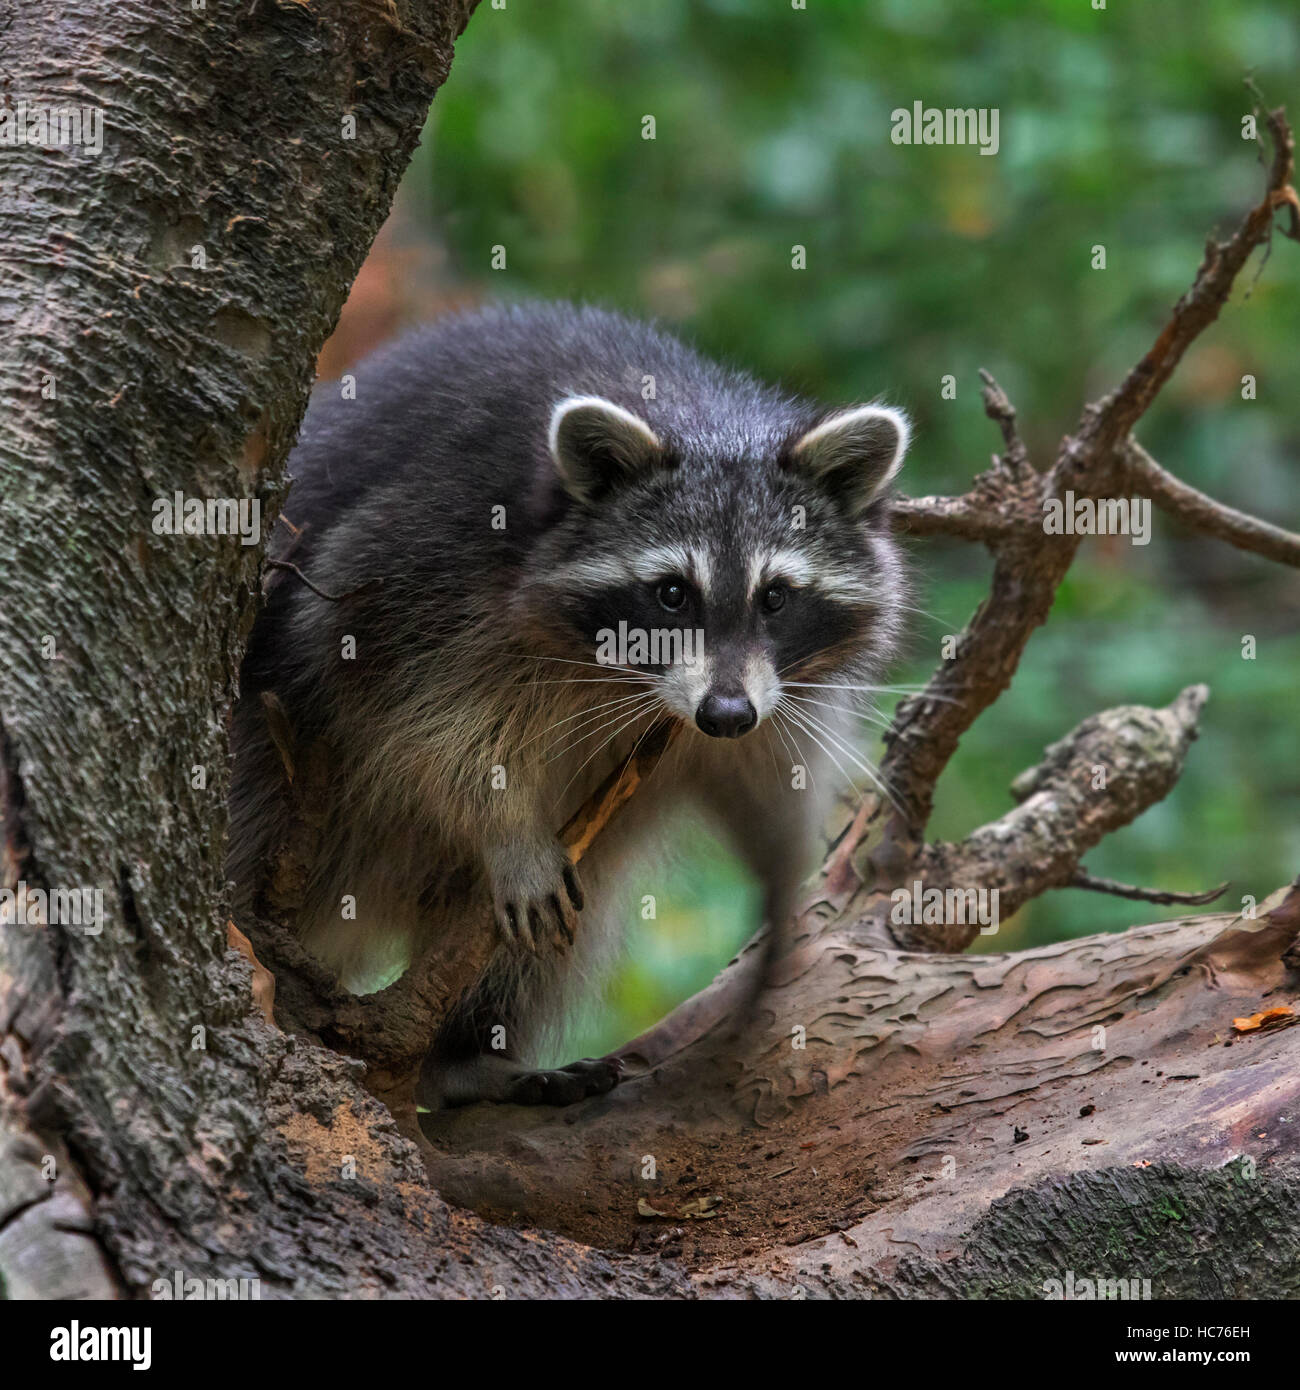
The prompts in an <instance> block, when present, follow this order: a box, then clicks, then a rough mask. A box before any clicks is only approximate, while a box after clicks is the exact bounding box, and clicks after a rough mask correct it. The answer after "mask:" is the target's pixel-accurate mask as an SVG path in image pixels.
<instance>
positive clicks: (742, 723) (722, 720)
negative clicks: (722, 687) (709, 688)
mask: <svg viewBox="0 0 1300 1390" xmlns="http://www.w3.org/2000/svg"><path fill="white" fill-rule="evenodd" d="M695 722H696V723H697V724H698V725H699V726H700V728H701V729H702V730H703V731H704V732H705V733H706V734H708V735H709V736H710V737H711V738H739V737H740V736H741V734H747V733H748V732H749V731H750V730H751V729H752V728H753V727H754V725H755V724H757V723H758V713H757V711H756V710H755V709H754V706H753V705H751V704H750V703H749V700H748V699H747V698H746V697H745V696H744V695H706V696H705V697H704V699H702V700H701V701H700V707H699V709H697V710H696V711H695Z"/></svg>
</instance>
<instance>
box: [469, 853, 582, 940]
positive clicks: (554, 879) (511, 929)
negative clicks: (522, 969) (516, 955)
mask: <svg viewBox="0 0 1300 1390" xmlns="http://www.w3.org/2000/svg"><path fill="white" fill-rule="evenodd" d="M489 874H490V876H491V879H492V905H493V910H494V912H495V915H496V922H497V930H498V932H499V933H500V935H501V939H502V941H504V942H505V943H506V945H507V946H509V947H510V948H511V949H512V950H525V951H530V952H531V953H532V954H533V955H538V954H539V953H540V950H541V949H543V948H545V947H548V946H554V947H556V948H557V949H558V950H560V951H567V950H568V949H569V947H570V946H571V945H573V940H574V936H575V935H576V933H577V929H578V913H579V912H580V911H581V910H582V904H583V895H582V884H581V883H580V882H579V879H578V871H577V870H576V869H575V868H574V866H573V865H572V864H571V863H570V862H569V857H568V855H567V854H565V852H564V849H563V847H562V846H561V845H560V844H559V842H558V841H552V842H550V843H549V844H548V845H547V846H546V848H545V850H542V851H539V852H538V853H536V854H533V855H526V854H523V853H521V852H520V851H519V850H518V849H516V848H514V847H511V848H509V849H507V850H504V851H502V852H501V853H500V854H498V855H496V856H494V859H493V862H492V863H491V864H490V865H489Z"/></svg>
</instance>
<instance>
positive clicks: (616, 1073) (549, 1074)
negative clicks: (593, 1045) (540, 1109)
mask: <svg viewBox="0 0 1300 1390" xmlns="http://www.w3.org/2000/svg"><path fill="white" fill-rule="evenodd" d="M622 1078H623V1064H622V1062H620V1061H619V1059H618V1058H617V1057H584V1058H583V1059H582V1061H581V1062H570V1063H569V1065H568V1066H567V1067H559V1068H557V1069H556V1070H554V1071H526V1072H523V1073H522V1074H521V1075H519V1076H517V1077H516V1078H515V1079H514V1081H513V1082H511V1084H510V1089H509V1090H507V1091H506V1093H505V1095H504V1096H503V1097H502V1100H503V1101H504V1102H505V1104H507V1105H572V1104H573V1103H574V1102H575V1101H579V1100H585V1099H586V1098H587V1097H588V1096H601V1095H604V1094H605V1092H606V1091H612V1090H613V1089H614V1087H615V1086H617V1085H618V1083H619V1082H620V1081H621V1080H622Z"/></svg>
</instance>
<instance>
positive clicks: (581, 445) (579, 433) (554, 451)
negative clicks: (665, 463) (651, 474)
mask: <svg viewBox="0 0 1300 1390" xmlns="http://www.w3.org/2000/svg"><path fill="white" fill-rule="evenodd" d="M549 442H550V446H551V457H552V458H553V459H554V460H555V467H556V469H557V471H558V472H559V474H560V477H561V478H562V479H563V481H564V486H565V488H566V490H567V491H568V492H569V494H570V495H571V496H573V497H575V498H577V500H578V501H580V502H589V501H591V500H592V499H593V498H596V497H599V496H600V495H601V493H603V492H607V491H608V490H609V489H611V488H615V487H618V486H619V485H620V484H621V483H625V482H630V481H631V480H632V479H633V478H635V477H636V476H637V474H639V473H643V472H645V471H646V470H647V469H649V468H653V467H654V466H655V465H656V464H657V463H660V462H662V460H663V446H662V445H661V444H660V443H659V436H658V435H657V434H655V432H654V430H652V429H651V428H650V426H649V425H647V424H646V422H645V421H644V420H642V419H640V418H639V417H637V416H636V415H633V414H632V412H631V411H630V410H624V409H623V407H622V406H621V405H615V404H614V402H613V401H607V400H605V398H604V397H603V396H569V397H567V398H566V399H565V400H562V401H558V402H557V403H556V406H555V409H554V410H553V411H552V412H551V430H550V440H549Z"/></svg>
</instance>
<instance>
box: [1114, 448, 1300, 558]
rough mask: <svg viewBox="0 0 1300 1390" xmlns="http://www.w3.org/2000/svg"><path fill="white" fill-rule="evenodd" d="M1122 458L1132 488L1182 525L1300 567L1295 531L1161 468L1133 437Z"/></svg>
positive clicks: (1243, 548)
mask: <svg viewBox="0 0 1300 1390" xmlns="http://www.w3.org/2000/svg"><path fill="white" fill-rule="evenodd" d="M1122 458H1123V463H1124V468H1125V470H1126V471H1127V474H1128V476H1129V478H1130V479H1131V480H1132V485H1133V487H1134V488H1136V489H1140V490H1141V491H1142V492H1145V493H1149V494H1150V496H1151V500H1152V501H1153V502H1154V503H1155V504H1156V506H1157V507H1159V508H1160V510H1161V511H1163V512H1166V513H1167V514H1168V515H1169V516H1172V517H1174V518H1176V519H1177V520H1178V521H1181V522H1182V523H1183V524H1184V525H1185V526H1190V527H1191V528H1192V529H1193V530H1196V531H1201V532H1203V533H1204V534H1205V535H1207V536H1214V537H1215V538H1216V539H1218V540H1221V541H1227V542H1228V544H1229V545H1235V546H1236V547H1237V549H1238V550H1248V551H1250V552H1251V553H1252V554H1254V555H1262V556H1263V557H1264V558H1265V559H1266V560H1276V561H1277V563H1278V564H1280V565H1296V566H1300V535H1297V534H1296V533H1295V532H1294V531H1284V530H1283V529H1282V528H1281V527H1280V526H1274V525H1272V523H1270V522H1267V521H1260V520H1259V518H1258V517H1253V516H1248V515H1247V514H1246V513H1245V512H1239V511H1237V510H1236V509H1235V508H1234V507H1228V506H1225V505H1224V504H1223V503H1222V502H1216V501H1215V500H1214V498H1212V497H1207V496H1206V495H1205V493H1203V492H1198V491H1197V490H1196V488H1194V487H1192V486H1190V484H1188V483H1184V482H1183V481H1181V479H1179V478H1175V477H1174V475H1173V474H1172V473H1169V472H1167V471H1166V470H1165V469H1163V468H1161V466H1160V465H1159V464H1158V463H1157V462H1156V461H1155V459H1153V458H1152V457H1151V455H1150V454H1148V453H1147V451H1146V450H1145V449H1144V448H1143V447H1142V446H1141V445H1140V444H1139V443H1138V442H1137V440H1136V439H1133V438H1129V439H1128V440H1127V441H1126V442H1125V444H1124V449H1123V454H1122Z"/></svg>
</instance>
